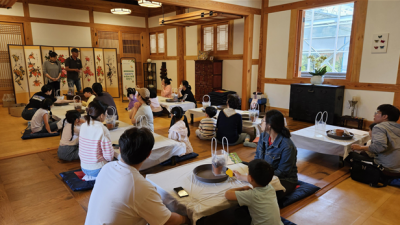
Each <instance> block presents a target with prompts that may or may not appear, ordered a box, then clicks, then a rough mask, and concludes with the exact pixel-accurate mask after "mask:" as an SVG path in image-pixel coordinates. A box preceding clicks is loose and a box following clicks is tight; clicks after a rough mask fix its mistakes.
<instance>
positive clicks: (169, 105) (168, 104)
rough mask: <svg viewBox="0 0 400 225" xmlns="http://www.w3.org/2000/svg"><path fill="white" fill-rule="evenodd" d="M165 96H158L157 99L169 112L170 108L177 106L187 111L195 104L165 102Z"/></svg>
mask: <svg viewBox="0 0 400 225" xmlns="http://www.w3.org/2000/svg"><path fill="white" fill-rule="evenodd" d="M166 99H169V98H165V97H161V96H158V101H159V103H160V105H161V107H163V108H165V109H167V110H168V112H171V110H172V108H174V107H176V106H179V107H181V108H182V109H183V111H185V112H186V111H188V110H189V109H194V108H195V107H196V105H195V104H194V102H167V101H166Z"/></svg>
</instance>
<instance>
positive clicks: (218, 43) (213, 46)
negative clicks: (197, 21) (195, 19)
mask: <svg viewBox="0 0 400 225" xmlns="http://www.w3.org/2000/svg"><path fill="white" fill-rule="evenodd" d="M201 28H202V29H201V30H202V40H201V41H202V49H203V51H211V52H214V54H227V53H228V50H229V44H228V43H229V24H228V23H223V24H213V25H204V26H202V27H201ZM215 34H216V35H215Z"/></svg>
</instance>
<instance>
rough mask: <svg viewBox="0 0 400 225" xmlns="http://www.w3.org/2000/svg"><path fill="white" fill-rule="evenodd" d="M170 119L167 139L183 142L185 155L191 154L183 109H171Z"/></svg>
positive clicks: (188, 131) (187, 126)
mask: <svg viewBox="0 0 400 225" xmlns="http://www.w3.org/2000/svg"><path fill="white" fill-rule="evenodd" d="M171 114H172V119H171V125H170V127H169V134H168V138H169V139H172V140H175V141H179V142H183V143H185V145H186V154H189V153H192V152H193V147H192V145H191V144H190V141H189V136H190V129H189V124H188V122H187V119H186V116H185V115H184V114H185V113H184V112H183V109H182V108H181V107H179V106H177V107H174V108H172V110H171Z"/></svg>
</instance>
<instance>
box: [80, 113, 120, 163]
mask: <svg viewBox="0 0 400 225" xmlns="http://www.w3.org/2000/svg"><path fill="white" fill-rule="evenodd" d="M79 158H80V159H81V167H82V168H84V169H87V170H96V169H100V168H101V167H103V166H104V165H105V164H106V163H107V161H112V160H113V159H114V149H113V147H112V143H111V137H110V131H109V130H108V129H107V128H106V127H105V126H104V125H103V123H101V122H99V121H93V120H91V121H90V125H88V124H87V122H85V123H84V124H82V126H81V130H80V133H79Z"/></svg>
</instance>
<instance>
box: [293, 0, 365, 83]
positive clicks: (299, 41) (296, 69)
mask: <svg viewBox="0 0 400 225" xmlns="http://www.w3.org/2000/svg"><path fill="white" fill-rule="evenodd" d="M347 3H350V2H347ZM347 3H340V4H329V5H325V6H318V7H311V8H304V9H300V10H298V11H297V13H298V14H297V18H296V22H297V24H296V34H295V39H296V41H295V54H294V57H295V58H294V63H293V78H300V79H307V78H308V79H310V77H312V75H311V74H309V75H307V73H308V72H305V71H304V72H302V71H301V62H302V55H303V36H304V24H305V21H304V20H305V11H306V10H311V9H317V8H322V7H330V6H336V5H344V4H347ZM351 3H353V4H354V13H353V19H352V25H351V33H350V43H349V56H348V61H347V69H346V73H338V72H328V73H326V74H325V78H328V79H336V80H350V76H351V71H350V69H351V63H352V59H351V57H352V55H353V52H354V45H355V39H354V37H355V36H356V26H355V24H356V21H357V20H356V16H357V13H358V11H357V10H356V3H357V1H351ZM302 74H303V76H302Z"/></svg>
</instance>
